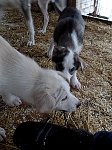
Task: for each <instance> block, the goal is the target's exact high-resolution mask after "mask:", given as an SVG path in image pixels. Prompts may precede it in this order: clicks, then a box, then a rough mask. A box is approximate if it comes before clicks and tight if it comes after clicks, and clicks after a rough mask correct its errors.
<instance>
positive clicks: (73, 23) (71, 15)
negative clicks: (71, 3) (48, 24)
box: [53, 7, 85, 47]
mask: <svg viewBox="0 0 112 150" xmlns="http://www.w3.org/2000/svg"><path fill="white" fill-rule="evenodd" d="M84 29H85V23H84V20H83V18H82V15H81V13H80V11H79V10H78V9H76V8H72V7H68V8H65V9H64V10H63V11H62V12H61V14H60V17H59V19H58V24H57V25H56V28H55V30H54V34H53V35H54V36H53V38H54V42H55V43H57V45H60V43H62V44H61V46H65V47H68V46H70V47H71V46H73V47H74V45H73V43H71V37H70V35H71V33H72V32H73V30H75V32H76V35H77V38H78V41H79V43H81V44H82V43H83V36H84ZM62 41H63V42H62Z"/></svg>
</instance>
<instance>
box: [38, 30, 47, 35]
mask: <svg viewBox="0 0 112 150" xmlns="http://www.w3.org/2000/svg"><path fill="white" fill-rule="evenodd" d="M38 33H42V34H45V33H46V30H44V29H40V30H38Z"/></svg>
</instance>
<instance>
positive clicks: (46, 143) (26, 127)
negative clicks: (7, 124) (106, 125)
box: [13, 121, 112, 150]
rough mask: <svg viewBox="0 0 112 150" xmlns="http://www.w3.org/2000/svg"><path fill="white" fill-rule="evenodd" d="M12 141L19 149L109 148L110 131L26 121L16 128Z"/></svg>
mask: <svg viewBox="0 0 112 150" xmlns="http://www.w3.org/2000/svg"><path fill="white" fill-rule="evenodd" d="M13 141H14V143H15V144H16V146H17V147H18V148H20V149H21V150H53V149H57V150H58V149H59V150H60V149H64V148H65V149H74V150H83V149H84V150H111V149H112V132H109V131H99V132H96V133H95V134H92V133H90V132H88V131H85V130H82V129H76V128H66V127H63V126H59V125H55V124H51V123H45V122H44V123H43V122H32V121H28V122H24V123H21V124H20V125H19V126H18V127H17V128H16V130H15V132H14V136H13Z"/></svg>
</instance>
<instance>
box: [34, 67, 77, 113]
mask: <svg viewBox="0 0 112 150" xmlns="http://www.w3.org/2000/svg"><path fill="white" fill-rule="evenodd" d="M33 97H34V104H35V107H36V109H37V111H39V112H42V113H49V112H52V111H53V110H63V111H68V112H72V111H75V110H76V108H77V107H79V105H80V102H79V100H78V99H77V98H76V97H75V96H74V95H73V94H72V93H71V92H70V86H69V83H68V82H67V78H66V76H65V75H64V74H63V73H62V72H58V71H55V70H43V72H42V74H41V77H40V80H39V81H38V82H37V83H36V84H35V87H34V93H33Z"/></svg>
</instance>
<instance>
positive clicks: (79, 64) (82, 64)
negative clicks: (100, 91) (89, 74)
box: [74, 54, 86, 71]
mask: <svg viewBox="0 0 112 150" xmlns="http://www.w3.org/2000/svg"><path fill="white" fill-rule="evenodd" d="M74 66H76V70H78V68H79V67H80V68H81V71H83V69H84V68H85V67H86V63H85V62H84V61H83V60H82V58H80V57H79V56H78V55H77V54H75V55H74Z"/></svg>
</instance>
